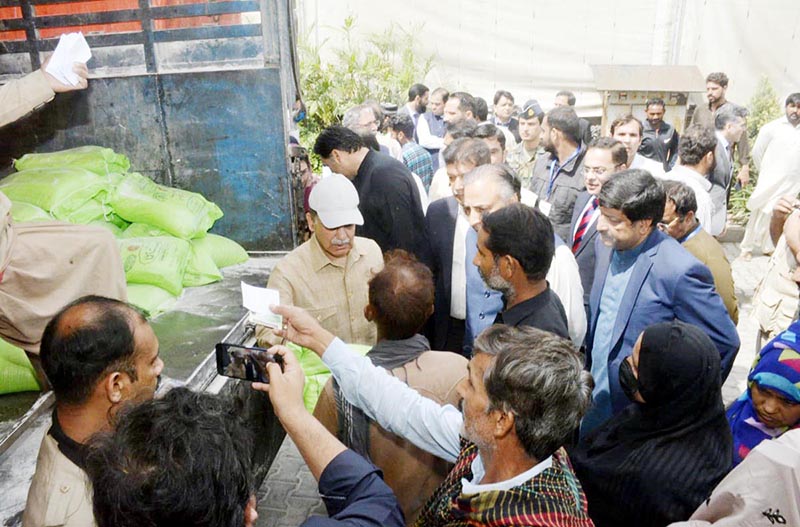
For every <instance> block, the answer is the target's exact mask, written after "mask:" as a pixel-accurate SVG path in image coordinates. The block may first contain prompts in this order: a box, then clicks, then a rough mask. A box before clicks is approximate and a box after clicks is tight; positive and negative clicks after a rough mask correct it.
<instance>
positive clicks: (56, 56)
mask: <svg viewBox="0 0 800 527" xmlns="http://www.w3.org/2000/svg"><path fill="white" fill-rule="evenodd" d="M90 58H92V50H91V49H89V44H88V43H87V42H86V39H85V38H83V33H65V34H63V35H61V38H59V39H58V45H57V46H56V50H55V51H54V52H53V54H52V55H50V62H48V63H47V73H49V74H50V75H52V76H53V77H55V78H56V79H58V80H59V81H61V82H62V83H64V84H69V85H72V86H77V85H78V83H79V82H80V79H81V78H80V77H79V76H78V75H77V74H76V73H75V72H74V71H72V65H73V63H75V62H83V63H84V64H85V63H86V62H88V61H89V59H90Z"/></svg>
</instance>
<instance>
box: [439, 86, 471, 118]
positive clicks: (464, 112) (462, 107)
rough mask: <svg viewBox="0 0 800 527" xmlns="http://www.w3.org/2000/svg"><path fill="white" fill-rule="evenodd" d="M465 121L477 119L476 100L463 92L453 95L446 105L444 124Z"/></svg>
mask: <svg viewBox="0 0 800 527" xmlns="http://www.w3.org/2000/svg"><path fill="white" fill-rule="evenodd" d="M465 119H477V111H476V110H475V98H474V97H473V96H472V95H470V94H469V93H466V92H463V91H457V92H455V93H451V94H450V97H448V98H447V102H446V103H444V122H446V123H453V122H458V121H463V120H465Z"/></svg>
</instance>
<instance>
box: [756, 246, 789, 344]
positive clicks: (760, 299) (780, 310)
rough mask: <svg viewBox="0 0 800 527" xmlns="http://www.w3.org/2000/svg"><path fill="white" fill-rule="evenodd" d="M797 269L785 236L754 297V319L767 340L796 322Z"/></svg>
mask: <svg viewBox="0 0 800 527" xmlns="http://www.w3.org/2000/svg"><path fill="white" fill-rule="evenodd" d="M796 267H797V262H796V261H795V259H794V255H793V254H792V251H791V250H790V249H789V246H788V245H787V244H786V239H785V237H784V236H783V235H781V238H780V240H778V244H777V245H776V247H775V252H774V253H772V257H771V258H770V259H769V263H768V264H767V272H766V274H765V275H764V278H763V279H762V280H761V283H760V284H758V287H757V288H756V291H755V293H754V294H753V316H754V317H755V319H756V320H757V321H758V325H759V328H760V330H761V333H762V335H761V336H762V337H763V338H769V339H771V338H773V337H775V336H776V335H777V334H778V333H780V332H781V331H783V330H784V329H786V328H788V327H789V324H791V323H792V320H793V319H794V314H795V311H796V310H797V300H798V288H797V283H796V282H795V281H794V280H792V272H793V271H794V269H795V268H796Z"/></svg>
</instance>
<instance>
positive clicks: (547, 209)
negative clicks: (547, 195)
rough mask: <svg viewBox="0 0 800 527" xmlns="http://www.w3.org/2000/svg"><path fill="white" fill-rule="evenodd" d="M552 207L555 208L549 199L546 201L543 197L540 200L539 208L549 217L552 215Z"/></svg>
mask: <svg viewBox="0 0 800 527" xmlns="http://www.w3.org/2000/svg"><path fill="white" fill-rule="evenodd" d="M551 208H553V206H552V205H551V204H550V203H549V202H547V201H545V200H543V199H540V200H539V210H540V211H541V213H542V214H544V215H545V216H547V217H548V218H549V217H550V209H551Z"/></svg>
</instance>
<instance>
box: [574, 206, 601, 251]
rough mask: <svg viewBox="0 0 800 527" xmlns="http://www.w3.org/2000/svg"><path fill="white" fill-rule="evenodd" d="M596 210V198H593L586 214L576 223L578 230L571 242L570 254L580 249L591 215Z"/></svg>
mask: <svg viewBox="0 0 800 527" xmlns="http://www.w3.org/2000/svg"><path fill="white" fill-rule="evenodd" d="M596 208H597V198H596V197H594V196H593V197H592V200H591V202H590V203H589V206H588V207H587V208H586V212H584V213H583V216H581V221H579V222H578V230H577V231H575V239H574V241H573V242H572V254H575V253H577V252H578V247H580V245H581V240H583V236H584V234H586V231H587V230H588V229H589V222H591V221H592V214H593V213H594V211H595V209H596Z"/></svg>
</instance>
